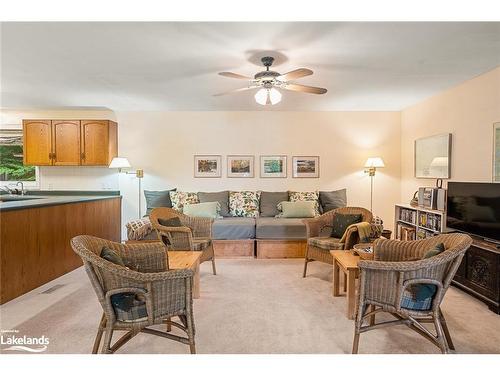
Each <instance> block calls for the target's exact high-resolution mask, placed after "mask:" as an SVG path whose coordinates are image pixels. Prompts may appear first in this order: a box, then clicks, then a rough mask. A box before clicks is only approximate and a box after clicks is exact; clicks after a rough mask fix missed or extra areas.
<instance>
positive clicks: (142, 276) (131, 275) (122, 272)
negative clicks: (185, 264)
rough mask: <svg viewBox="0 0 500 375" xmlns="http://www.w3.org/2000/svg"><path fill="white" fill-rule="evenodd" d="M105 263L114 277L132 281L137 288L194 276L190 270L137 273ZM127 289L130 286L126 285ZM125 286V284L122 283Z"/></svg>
mask: <svg viewBox="0 0 500 375" xmlns="http://www.w3.org/2000/svg"><path fill="white" fill-rule="evenodd" d="M103 261H104V262H106V263H107V264H106V270H107V271H108V272H110V273H112V274H114V275H115V277H117V278H122V279H124V280H127V281H133V282H137V283H139V284H138V285H137V287H143V286H142V285H143V284H144V283H150V282H155V281H162V280H173V279H182V278H186V277H192V276H193V275H194V271H193V270H190V269H181V270H169V271H162V272H147V273H146V272H138V271H134V270H131V269H128V268H125V267H122V266H118V265H116V264H113V263H110V262H107V261H105V260H104V259H103ZM127 284H128V285H127V287H128V286H130V284H129V283H127ZM124 285H125V283H124Z"/></svg>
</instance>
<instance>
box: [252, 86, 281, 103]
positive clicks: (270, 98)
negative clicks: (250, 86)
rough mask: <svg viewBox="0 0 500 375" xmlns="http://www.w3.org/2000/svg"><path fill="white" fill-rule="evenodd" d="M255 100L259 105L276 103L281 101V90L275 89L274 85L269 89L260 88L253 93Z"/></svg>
mask: <svg viewBox="0 0 500 375" xmlns="http://www.w3.org/2000/svg"><path fill="white" fill-rule="evenodd" d="M255 101H256V102H257V103H258V104H261V105H266V104H271V105H275V104H278V103H279V102H281V92H279V91H278V90H276V89H275V88H274V87H272V88H270V89H266V88H262V89H260V90H259V91H257V93H256V94H255Z"/></svg>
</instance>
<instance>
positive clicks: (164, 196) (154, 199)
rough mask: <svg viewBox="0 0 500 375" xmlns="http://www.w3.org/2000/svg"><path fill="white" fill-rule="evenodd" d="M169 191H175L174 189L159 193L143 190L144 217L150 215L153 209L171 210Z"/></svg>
mask: <svg viewBox="0 0 500 375" xmlns="http://www.w3.org/2000/svg"><path fill="white" fill-rule="evenodd" d="M171 191H176V189H171V190H161V191H153V190H144V196H145V197H146V216H149V215H150V214H151V211H152V210H153V208H157V207H168V208H172V201H171V200H170V192H171Z"/></svg>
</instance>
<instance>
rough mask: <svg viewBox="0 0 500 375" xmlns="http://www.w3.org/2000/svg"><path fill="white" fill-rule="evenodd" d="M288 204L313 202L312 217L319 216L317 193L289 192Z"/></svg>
mask: <svg viewBox="0 0 500 375" xmlns="http://www.w3.org/2000/svg"><path fill="white" fill-rule="evenodd" d="M288 196H289V197H290V198H289V200H290V202H302V201H313V202H314V215H315V216H319V215H320V213H319V201H318V199H319V194H318V192H317V191H290V192H288Z"/></svg>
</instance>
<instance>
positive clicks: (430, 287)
mask: <svg viewBox="0 0 500 375" xmlns="http://www.w3.org/2000/svg"><path fill="white" fill-rule="evenodd" d="M444 250H445V249H444V243H442V242H440V243H438V244H436V245H434V246H433V247H431V248H430V249H429V250H428V251H427V252H426V253H425V254H424V256H423V257H422V259H428V258H432V257H433V256H436V255H438V254H441V253H442V252H443V251H444ZM436 290H437V287H436V285H434V284H417V286H416V288H415V299H416V300H417V301H419V302H422V301H425V300H426V299H427V298H431V297H433V296H434V294H436Z"/></svg>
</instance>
